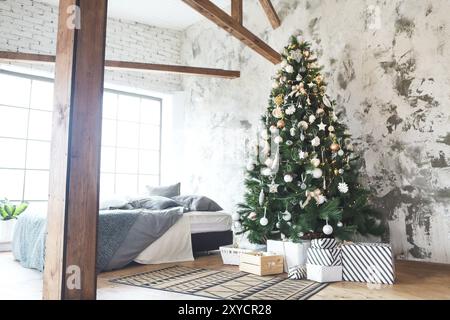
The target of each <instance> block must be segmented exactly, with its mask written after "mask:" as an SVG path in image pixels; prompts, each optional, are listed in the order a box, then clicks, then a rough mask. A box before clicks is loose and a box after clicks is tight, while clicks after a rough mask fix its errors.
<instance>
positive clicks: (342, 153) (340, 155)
mask: <svg viewBox="0 0 450 320" xmlns="http://www.w3.org/2000/svg"><path fill="white" fill-rule="evenodd" d="M337 154H338V156H339V157H342V156H344V154H345V153H344V150H342V149H341V150H339V151H338V153H337Z"/></svg>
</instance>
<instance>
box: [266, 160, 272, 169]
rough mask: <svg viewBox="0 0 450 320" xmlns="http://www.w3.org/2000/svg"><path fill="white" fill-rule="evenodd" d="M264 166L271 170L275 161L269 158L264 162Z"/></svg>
mask: <svg viewBox="0 0 450 320" xmlns="http://www.w3.org/2000/svg"><path fill="white" fill-rule="evenodd" d="M264 164H265V165H266V166H268V167H269V168H270V167H271V166H272V165H273V160H272V159H271V158H268V159H267V160H266V161H265V162H264Z"/></svg>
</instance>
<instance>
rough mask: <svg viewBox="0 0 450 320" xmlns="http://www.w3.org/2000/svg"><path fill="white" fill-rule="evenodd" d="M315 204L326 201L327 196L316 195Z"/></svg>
mask: <svg viewBox="0 0 450 320" xmlns="http://www.w3.org/2000/svg"><path fill="white" fill-rule="evenodd" d="M316 202H317V205H318V206H320V205H321V204H324V203H325V202H327V198H326V197H325V196H324V195H322V194H321V195H318V196H317V199H316Z"/></svg>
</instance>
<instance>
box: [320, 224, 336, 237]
mask: <svg viewBox="0 0 450 320" xmlns="http://www.w3.org/2000/svg"><path fill="white" fill-rule="evenodd" d="M322 231H323V233H325V234H326V235H327V236H329V235H330V234H332V233H333V227H332V226H330V225H329V224H326V225H324V226H323V229H322Z"/></svg>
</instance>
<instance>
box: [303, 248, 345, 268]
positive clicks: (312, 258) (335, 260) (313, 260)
mask: <svg viewBox="0 0 450 320" xmlns="http://www.w3.org/2000/svg"><path fill="white" fill-rule="evenodd" d="M307 263H309V264H315V265H319V266H324V267H332V266H340V265H342V262H341V250H340V249H316V248H309V249H308V259H307Z"/></svg>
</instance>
